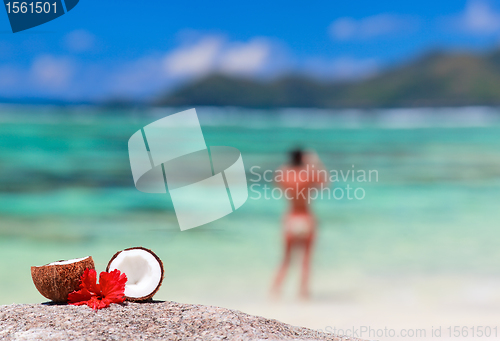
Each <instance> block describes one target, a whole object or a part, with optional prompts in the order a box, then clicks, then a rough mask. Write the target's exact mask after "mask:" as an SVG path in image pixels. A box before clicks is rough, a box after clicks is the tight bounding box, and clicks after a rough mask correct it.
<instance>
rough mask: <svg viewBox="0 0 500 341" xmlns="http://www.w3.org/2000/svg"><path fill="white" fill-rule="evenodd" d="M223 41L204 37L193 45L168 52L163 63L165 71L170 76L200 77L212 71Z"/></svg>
mask: <svg viewBox="0 0 500 341" xmlns="http://www.w3.org/2000/svg"><path fill="white" fill-rule="evenodd" d="M222 44H223V41H222V39H221V38H218V37H206V38H203V39H201V40H199V41H198V42H196V43H195V44H191V45H188V46H182V47H180V48H178V49H176V50H174V51H172V52H170V53H169V54H168V55H167V56H166V57H165V61H164V65H165V70H166V71H167V73H168V74H169V75H172V76H181V77H182V76H188V77H189V76H200V75H204V74H207V73H209V72H210V71H212V70H213V68H214V66H215V63H216V58H217V55H218V54H219V53H220V49H221V47H222Z"/></svg>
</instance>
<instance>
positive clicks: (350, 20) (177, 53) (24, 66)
mask: <svg viewBox="0 0 500 341" xmlns="http://www.w3.org/2000/svg"><path fill="white" fill-rule="evenodd" d="M499 43H500V1H486V0H470V1H458V0H454V1H435V0H434V1H428V0H421V1H399V2H396V1H376V2H375V1H355V0H351V1H342V2H340V1H330V2H326V1H315V0H312V1H303V2H290V1H287V2H285V1H275V2H269V1H261V0H254V1H251V2H249V1H247V2H235V1H218V2H208V1H189V2H180V1H179V2H170V1H148V2H142V1H129V0H122V1H119V2H118V1H91V0H81V1H80V3H79V4H78V5H77V6H76V7H75V8H74V9H73V10H72V11H70V12H68V13H67V14H66V15H64V16H62V17H60V18H58V19H56V20H54V21H52V22H49V23H47V24H44V25H42V26H39V27H36V28H33V29H31V30H27V31H24V32H20V33H16V34H13V33H11V30H10V26H9V23H8V19H7V14H6V12H5V11H4V10H0V98H2V97H8V98H28V97H29V98H50V99H63V100H100V99H106V98H110V97H133V98H147V97H151V96H155V95H157V94H158V93H161V92H162V91H165V90H168V89H172V88H173V87H175V86H178V85H179V84H183V83H185V82H189V81H192V80H194V79H197V78H200V77H203V76H206V75H207V74H209V73H213V72H219V73H225V74H228V75H236V76H245V77H255V78H264V79H265V78H270V77H277V76H279V75H281V74H284V73H290V72H299V73H305V74H308V75H311V76H314V77H319V78H323V79H332V80H339V79H356V78H362V77H368V76H370V75H373V74H375V73H377V72H381V71H382V70H384V69H385V68H387V67H390V66H392V65H394V64H398V63H404V62H406V61H408V60H411V59H412V58H415V57H416V56H418V55H421V54H423V53H425V52H427V51H430V50H435V49H447V50H474V51H483V50H489V49H493V48H495V47H496V46H497V45H498V44H499Z"/></svg>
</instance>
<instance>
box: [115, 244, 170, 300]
mask: <svg viewBox="0 0 500 341" xmlns="http://www.w3.org/2000/svg"><path fill="white" fill-rule="evenodd" d="M115 269H118V270H120V271H121V272H123V273H125V274H126V275H127V283H126V284H125V300H127V301H133V302H143V301H148V300H151V299H152V298H153V296H154V295H155V294H156V292H157V291H158V290H159V289H160V286H161V283H162V282H163V277H164V270H163V262H162V261H161V260H160V258H159V257H158V256H157V255H156V254H155V253H154V252H153V251H151V250H149V249H146V248H144V247H142V246H139V247H131V248H129V249H125V250H123V251H118V252H117V253H115V255H114V256H113V258H111V260H110V261H109V263H108V266H107V267H106V272H110V271H113V270H115Z"/></svg>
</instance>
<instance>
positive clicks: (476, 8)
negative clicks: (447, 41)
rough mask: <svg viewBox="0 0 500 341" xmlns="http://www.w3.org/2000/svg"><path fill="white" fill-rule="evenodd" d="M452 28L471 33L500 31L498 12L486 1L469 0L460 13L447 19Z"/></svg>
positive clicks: (499, 13)
mask: <svg viewBox="0 0 500 341" xmlns="http://www.w3.org/2000/svg"><path fill="white" fill-rule="evenodd" d="M450 21H451V25H448V26H450V27H451V28H452V29H454V30H456V29H458V30H460V31H463V32H466V33H471V34H494V33H500V12H497V11H496V10H495V9H494V8H493V7H492V6H491V5H490V4H489V3H488V2H486V1H481V0H474V1H469V2H468V3H467V6H466V7H465V10H464V12H463V13H462V14H460V15H459V16H457V17H454V18H451V20H450V19H448V20H447V22H448V24H450Z"/></svg>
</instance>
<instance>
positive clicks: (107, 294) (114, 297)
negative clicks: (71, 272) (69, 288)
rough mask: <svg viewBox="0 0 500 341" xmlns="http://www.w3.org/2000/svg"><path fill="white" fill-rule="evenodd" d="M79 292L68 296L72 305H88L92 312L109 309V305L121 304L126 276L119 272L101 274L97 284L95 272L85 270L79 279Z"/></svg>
mask: <svg viewBox="0 0 500 341" xmlns="http://www.w3.org/2000/svg"><path fill="white" fill-rule="evenodd" d="M81 281H82V282H81V283H80V290H78V291H73V292H71V293H69V295H68V303H69V304H72V305H84V304H86V305H88V306H89V307H91V308H92V309H94V310H97V309H102V308H106V307H109V305H110V304H111V303H123V300H124V292H125V283H126V282H127V276H126V275H125V274H124V273H123V274H122V273H120V270H117V269H116V270H113V271H111V272H109V273H108V272H104V271H103V272H101V274H100V275H99V284H97V272H96V271H95V270H94V269H85V272H84V273H83V275H82V277H81Z"/></svg>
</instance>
